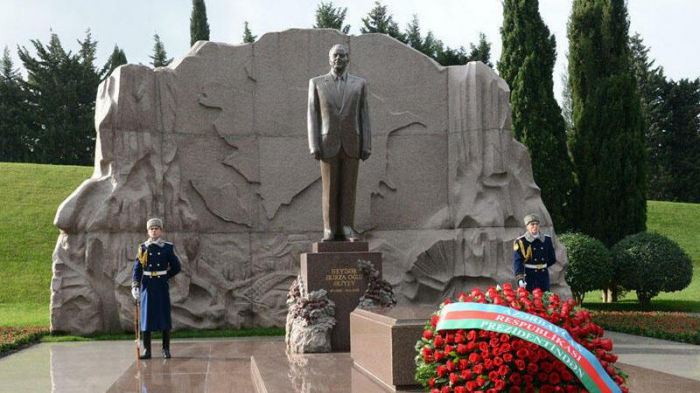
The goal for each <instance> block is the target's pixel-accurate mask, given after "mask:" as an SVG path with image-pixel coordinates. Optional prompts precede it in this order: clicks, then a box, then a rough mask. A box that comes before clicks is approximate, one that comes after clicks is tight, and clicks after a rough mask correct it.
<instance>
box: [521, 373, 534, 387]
mask: <svg viewBox="0 0 700 393" xmlns="http://www.w3.org/2000/svg"><path fill="white" fill-rule="evenodd" d="M523 381H525V384H526V385H532V382H534V381H535V377H533V376H532V375H530V374H526V375H523Z"/></svg>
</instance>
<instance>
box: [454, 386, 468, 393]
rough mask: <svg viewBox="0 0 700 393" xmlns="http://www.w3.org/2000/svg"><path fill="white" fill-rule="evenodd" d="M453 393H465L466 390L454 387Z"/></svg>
mask: <svg viewBox="0 0 700 393" xmlns="http://www.w3.org/2000/svg"><path fill="white" fill-rule="evenodd" d="M455 393H467V388H465V387H464V386H455Z"/></svg>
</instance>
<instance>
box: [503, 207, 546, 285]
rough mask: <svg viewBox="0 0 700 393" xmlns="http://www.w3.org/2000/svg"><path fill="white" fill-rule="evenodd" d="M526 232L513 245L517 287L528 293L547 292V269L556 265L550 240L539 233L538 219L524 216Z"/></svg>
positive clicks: (537, 217)
mask: <svg viewBox="0 0 700 393" xmlns="http://www.w3.org/2000/svg"><path fill="white" fill-rule="evenodd" d="M524 221H525V226H526V228H527V231H526V232H525V234H524V235H523V236H520V237H519V238H517V239H515V242H514V243H513V250H514V251H513V272H514V273H515V277H516V278H517V280H518V285H519V286H521V287H526V289H527V290H528V291H532V290H533V289H535V288H539V289H541V290H542V291H545V292H546V291H549V270H548V268H549V267H550V266H552V265H554V264H555V263H557V257H556V256H555V255H554V245H553V244H552V238H551V236H549V235H545V234H543V233H541V232H540V217H539V216H538V215H537V214H528V215H527V216H525V220H524Z"/></svg>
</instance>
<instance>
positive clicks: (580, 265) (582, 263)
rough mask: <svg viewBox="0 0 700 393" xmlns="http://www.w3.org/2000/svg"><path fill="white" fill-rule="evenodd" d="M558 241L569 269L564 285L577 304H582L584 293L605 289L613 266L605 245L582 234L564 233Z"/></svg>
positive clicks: (610, 277)
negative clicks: (569, 288)
mask: <svg viewBox="0 0 700 393" xmlns="http://www.w3.org/2000/svg"><path fill="white" fill-rule="evenodd" d="M559 241H560V242H561V243H563V244H564V245H565V246H566V255H567V257H568V259H569V267H568V268H567V270H566V276H565V279H566V283H567V284H569V286H570V287H571V293H572V294H573V296H574V299H575V300H576V302H578V304H583V299H584V297H585V296H586V292H589V291H594V290H596V289H605V288H606V287H607V286H608V285H609V283H610V280H611V279H612V274H613V265H612V258H611V256H610V252H609V251H608V249H607V248H605V245H604V244H603V243H602V242H601V241H600V240H597V239H594V238H592V237H590V236H588V235H584V234H583V233H565V234H563V235H561V236H559Z"/></svg>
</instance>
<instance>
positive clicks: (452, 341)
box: [416, 284, 629, 393]
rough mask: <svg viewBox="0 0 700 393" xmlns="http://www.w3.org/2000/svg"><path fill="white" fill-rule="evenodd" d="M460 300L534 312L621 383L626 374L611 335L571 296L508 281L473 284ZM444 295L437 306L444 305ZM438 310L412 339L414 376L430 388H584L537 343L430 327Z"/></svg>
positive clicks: (449, 392)
mask: <svg viewBox="0 0 700 393" xmlns="http://www.w3.org/2000/svg"><path fill="white" fill-rule="evenodd" d="M457 301H459V302H473V303H488V304H496V305H500V306H506V307H511V308H513V309H516V310H520V311H525V312H528V313H530V314H534V315H537V316H539V317H542V318H544V319H546V320H547V321H549V322H551V323H553V324H555V325H557V326H560V327H562V328H564V329H566V330H567V331H568V332H569V334H570V335H571V337H573V339H574V340H576V342H578V343H579V344H581V345H583V346H584V347H585V348H586V349H588V350H589V351H590V352H591V353H592V354H594V355H595V357H596V358H597V359H598V360H599V361H600V363H601V365H602V366H603V368H604V369H605V371H606V372H607V373H608V374H609V375H610V377H611V378H612V379H613V381H614V382H615V383H616V384H617V385H618V386H619V387H620V389H621V390H622V392H623V393H628V391H629V390H628V389H627V388H626V387H625V386H623V384H624V383H625V378H626V377H627V376H626V375H625V374H624V373H622V372H621V370H619V369H618V368H617V367H615V366H614V365H613V364H614V363H615V362H616V361H617V355H615V354H613V353H612V352H610V351H611V350H612V340H610V339H605V338H602V337H603V329H602V328H601V327H600V326H598V325H596V324H595V323H593V321H592V319H591V315H590V314H589V312H588V310H585V309H582V308H579V307H577V306H576V302H575V301H573V300H567V301H564V302H562V301H561V300H560V299H559V296H557V295H556V294H553V293H549V292H547V293H543V292H542V291H541V290H539V289H535V290H534V291H532V293H530V292H528V291H527V290H526V289H525V288H518V290H517V292H514V291H513V289H512V287H511V285H510V284H504V285H503V289H501V288H494V287H489V288H488V289H487V290H486V293H485V294H484V292H482V291H481V290H480V289H478V288H474V289H472V291H471V292H470V293H469V294H465V293H461V294H460V295H459V297H458V300H457ZM449 303H450V299H446V300H445V302H444V303H443V304H442V305H441V306H440V309H441V308H442V306H443V305H445V304H449ZM440 309H438V310H437V311H436V312H435V313H434V314H433V316H432V317H431V318H430V320H429V321H428V322H427V323H426V324H425V330H424V331H423V337H422V338H421V340H420V341H418V342H417V343H416V350H417V351H418V356H416V365H417V369H416V381H418V382H419V383H420V384H422V385H423V387H425V389H426V391H429V392H430V393H467V392H474V393H496V392H508V393H521V392H523V393H535V392H539V393H552V392H558V393H559V392H561V393H573V392H577V393H578V392H588V390H586V389H585V388H584V386H583V384H582V383H581V382H580V381H579V380H578V378H577V377H576V376H575V375H574V373H572V372H571V371H570V370H569V369H568V368H567V367H566V365H564V363H563V362H562V361H560V360H559V359H557V358H556V357H554V355H552V354H551V353H550V352H549V351H547V350H545V349H544V348H541V347H539V346H538V345H537V344H534V343H531V342H528V341H525V340H523V339H520V338H517V337H512V336H510V335H508V334H503V333H497V332H489V331H486V330H478V329H472V330H445V331H442V332H440V333H438V332H436V331H435V327H436V326H437V323H438V319H439V315H440Z"/></svg>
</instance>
